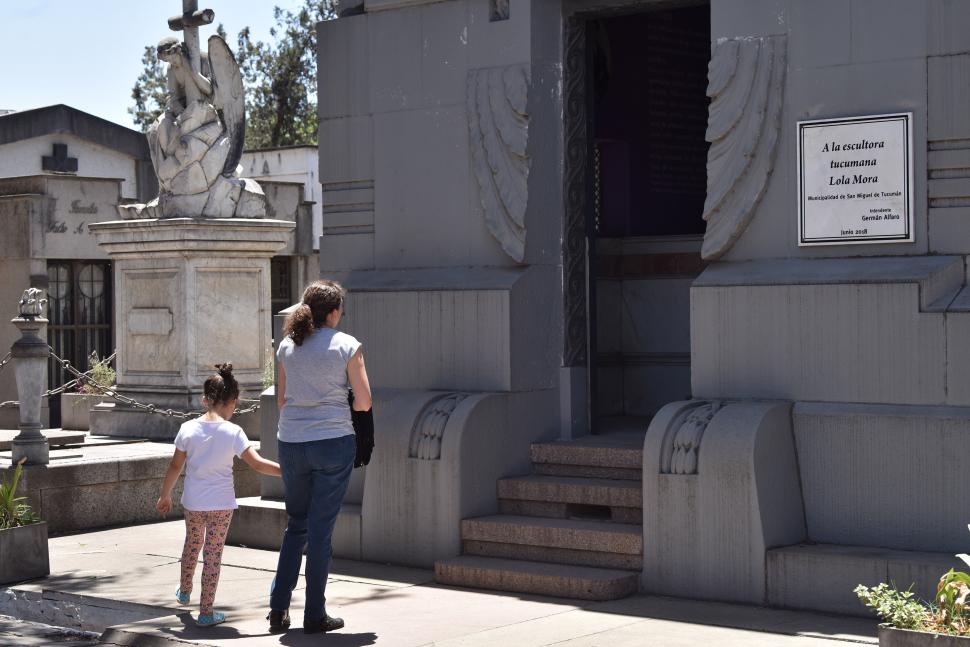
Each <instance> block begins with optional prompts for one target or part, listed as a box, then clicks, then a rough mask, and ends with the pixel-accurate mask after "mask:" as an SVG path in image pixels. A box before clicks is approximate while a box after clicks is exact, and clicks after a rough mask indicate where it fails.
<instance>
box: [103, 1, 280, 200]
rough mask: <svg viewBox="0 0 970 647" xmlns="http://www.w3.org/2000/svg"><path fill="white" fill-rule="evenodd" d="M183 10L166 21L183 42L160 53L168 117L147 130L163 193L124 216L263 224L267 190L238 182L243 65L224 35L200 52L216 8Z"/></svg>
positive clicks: (166, 42) (168, 42)
mask: <svg viewBox="0 0 970 647" xmlns="http://www.w3.org/2000/svg"><path fill="white" fill-rule="evenodd" d="M182 9H183V14H182V15H181V16H176V17H174V18H172V19H170V20H169V21H168V23H169V27H170V28H171V29H173V30H176V31H184V33H185V42H179V41H178V40H177V39H176V38H173V37H168V38H164V39H162V40H161V41H160V42H159V43H158V47H157V50H158V58H159V59H160V60H162V61H164V62H166V63H168V100H167V103H166V106H165V111H164V112H163V113H162V114H161V116H159V118H158V119H157V120H156V121H155V123H153V124H152V125H151V126H150V127H149V129H148V147H149V151H150V152H151V157H152V164H153V165H154V167H155V174H156V175H157V176H158V186H159V194H158V197H157V198H156V199H154V200H152V201H151V202H149V203H148V204H132V205H119V207H118V211H119V213H120V214H121V217H122V218H126V219H127V218H178V217H189V218H198V217H209V218H232V217H236V218H263V217H265V215H266V197H265V195H264V194H263V190H262V189H261V188H260V186H259V184H258V183H256V182H255V181H254V180H250V179H244V178H240V177H239V171H240V167H239V159H240V157H241V156H242V150H243V140H244V137H245V131H246V115H245V100H244V97H243V84H242V76H241V75H240V72H239V66H238V65H237V64H236V59H235V58H234V57H233V55H232V52H231V51H230V50H229V46H228V45H226V42H225V41H224V40H223V39H222V38H220V37H219V36H211V37H210V38H209V51H208V54H203V53H202V52H201V51H200V50H199V26H200V25H206V24H209V23H211V22H212V20H213V16H214V14H213V12H212V10H210V9H204V10H201V11H200V10H198V2H197V0H183V2H182Z"/></svg>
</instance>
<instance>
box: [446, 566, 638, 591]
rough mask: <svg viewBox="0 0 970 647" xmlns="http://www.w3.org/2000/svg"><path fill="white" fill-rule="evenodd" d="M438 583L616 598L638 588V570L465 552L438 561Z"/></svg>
mask: <svg viewBox="0 0 970 647" xmlns="http://www.w3.org/2000/svg"><path fill="white" fill-rule="evenodd" d="M434 571H435V580H436V581H437V582H438V583H439V584H448V585H451V586H463V587H469V588H477V589H491V590H495V591H512V592H515V593H532V594H538V595H550V596H555V597H561V598H573V599H578V600H617V599H619V598H624V597H626V596H628V595H632V594H634V593H636V592H637V591H638V590H639V574H638V573H636V572H631V571H621V570H613V569H604V568H590V567H586V566H566V565H562V564H548V563H543V562H528V561H521V560H514V559H499V558H494V557H478V556H469V555H463V556H461V557H455V558H453V559H448V560H443V561H439V562H436V563H435V567H434Z"/></svg>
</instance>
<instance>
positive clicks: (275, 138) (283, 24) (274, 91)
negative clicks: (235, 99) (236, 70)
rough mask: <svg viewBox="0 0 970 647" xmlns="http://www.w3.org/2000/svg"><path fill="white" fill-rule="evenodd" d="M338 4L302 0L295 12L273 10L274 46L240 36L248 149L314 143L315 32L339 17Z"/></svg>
mask: <svg viewBox="0 0 970 647" xmlns="http://www.w3.org/2000/svg"><path fill="white" fill-rule="evenodd" d="M336 4H337V3H336V0H304V2H303V6H302V7H301V8H300V9H299V10H298V11H296V12H292V11H284V10H282V9H280V8H279V7H274V8H273V17H274V19H275V21H276V26H275V27H273V28H272V29H271V30H270V36H272V37H273V39H274V42H272V43H264V42H262V41H255V42H254V41H253V40H252V39H251V37H250V32H249V28H245V29H243V30H242V31H240V32H239V39H238V47H237V50H236V58H237V60H238V61H239V67H240V69H241V70H242V73H243V81H244V83H245V84H246V147H247V148H267V147H272V146H294V145H297V144H316V143H317V102H316V97H317V29H316V25H317V23H318V22H320V21H322V20H331V19H333V18H336V17H337V8H336Z"/></svg>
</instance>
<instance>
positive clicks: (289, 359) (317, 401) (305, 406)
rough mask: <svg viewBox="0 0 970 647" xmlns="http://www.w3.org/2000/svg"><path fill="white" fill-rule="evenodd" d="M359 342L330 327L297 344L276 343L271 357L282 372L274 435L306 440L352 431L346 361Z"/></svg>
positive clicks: (290, 341) (334, 436)
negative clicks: (280, 404)
mask: <svg viewBox="0 0 970 647" xmlns="http://www.w3.org/2000/svg"><path fill="white" fill-rule="evenodd" d="M358 348H360V342H359V341H357V340H356V339H354V338H353V337H351V336H350V335H347V334H344V333H342V332H339V331H337V330H334V329H333V328H318V329H317V330H315V331H313V333H312V334H310V336H309V337H307V338H306V339H304V340H303V344H302V345H301V346H297V345H296V344H294V343H293V340H292V339H291V338H290V337H286V338H285V339H283V341H282V342H280V346H279V348H278V349H277V351H276V359H277V360H278V361H279V363H280V365H281V366H282V367H283V370H284V371H285V372H286V386H285V391H284V399H283V409H282V410H281V411H280V424H279V430H278V431H277V434H276V437H277V438H279V439H280V440H281V441H283V442H285V443H308V442H312V441H314V440H327V439H330V438H339V437H341V436H346V435H348V434H352V433H354V426H353V423H352V422H351V420H350V405H349V404H348V402H347V393H348V390H349V389H350V384H349V383H348V381H347V362H349V361H350V358H351V357H353V355H354V353H356V352H357V349H358Z"/></svg>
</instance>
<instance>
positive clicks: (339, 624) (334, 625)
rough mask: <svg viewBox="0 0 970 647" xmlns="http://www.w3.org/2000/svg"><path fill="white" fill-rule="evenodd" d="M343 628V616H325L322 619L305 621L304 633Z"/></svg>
mask: <svg viewBox="0 0 970 647" xmlns="http://www.w3.org/2000/svg"><path fill="white" fill-rule="evenodd" d="M343 628H344V621H343V618H331V617H330V616H324V617H323V618H321V619H320V620H317V621H316V622H311V623H310V624H307V623H305V622H304V623H303V633H305V634H318V633H320V632H321V631H323V632H327V631H336V630H337V629H343Z"/></svg>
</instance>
